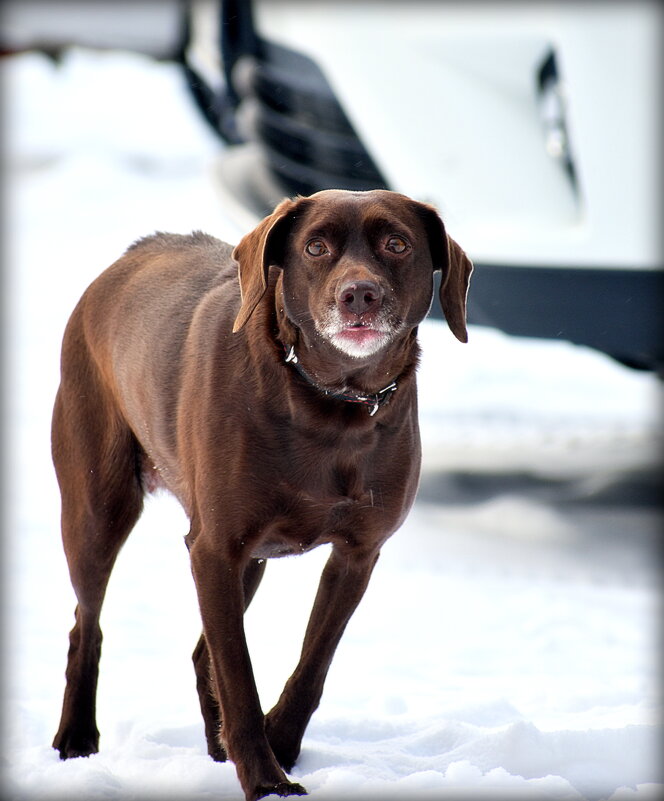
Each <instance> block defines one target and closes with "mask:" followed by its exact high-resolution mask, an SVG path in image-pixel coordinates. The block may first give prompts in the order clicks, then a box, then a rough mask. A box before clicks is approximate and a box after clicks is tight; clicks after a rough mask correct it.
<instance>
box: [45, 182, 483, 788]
mask: <svg viewBox="0 0 664 801" xmlns="http://www.w3.org/2000/svg"><path fill="white" fill-rule="evenodd" d="M238 268H239V283H238V280H237V276H238ZM436 270H442V273H443V278H442V284H441V290H440V300H441V303H442V306H443V310H444V313H445V316H446V318H447V321H448V324H449V326H450V328H451V330H452V331H453V333H454V334H455V336H456V337H457V338H458V339H460V340H462V341H466V339H467V336H466V325H465V309H466V292H467V288H468V281H469V278H470V273H471V270H472V265H471V263H470V261H469V260H468V258H467V257H466V255H465V254H464V252H463V251H462V250H461V248H460V247H459V246H458V245H457V244H456V243H455V242H454V241H453V240H452V239H450V238H449V237H448V236H447V235H446V233H445V229H444V227H443V223H442V222H441V220H440V218H439V217H438V215H437V214H436V212H435V210H434V209H433V208H432V207H430V206H427V205H424V204H421V203H417V202H415V201H414V200H411V199H409V198H407V197H405V196H403V195H399V194H396V193H393V192H386V191H372V192H343V191H337V190H330V191H325V192H320V193H318V194H316V195H313V196H311V197H307V198H298V199H296V200H284V201H283V202H282V203H281V204H280V205H279V206H278V207H277V208H276V209H275V211H274V213H273V214H272V215H270V216H269V217H267V218H266V219H265V220H263V221H262V222H261V223H260V224H259V225H258V227H257V228H256V229H255V230H254V231H252V232H251V233H249V234H247V236H245V237H244V238H243V239H242V241H241V242H240V244H239V245H238V246H237V247H236V248H235V249H234V250H233V249H232V248H231V247H230V246H229V245H226V244H224V243H223V242H220V241H218V240H216V239H214V238H212V237H210V236H207V235H205V234H202V233H194V234H191V235H190V236H179V235H173V234H156V235H154V236H150V237H147V238H145V239H142V240H140V241H139V242H137V243H136V244H134V245H132V246H131V247H130V248H129V249H128V250H127V252H126V253H125V254H124V255H123V256H122V258H121V259H119V260H118V261H117V262H116V263H115V264H114V265H112V266H111V267H110V268H109V269H108V270H106V271H105V272H104V273H103V274H102V275H101V276H100V277H99V278H98V279H97V280H96V281H94V283H93V284H92V285H91V286H90V287H89V288H88V290H87V291H86V292H85V294H84V295H83V297H82V299H81V301H80V302H79V304H78V306H77V307H76V309H75V311H74V313H73V314H72V316H71V319H70V321H69V324H68V326H67V330H66V332H65V336H64V342H63V348H62V378H61V384H60V389H59V391H58V395H57V398H56V402H55V409H54V414H53V460H54V463H55V468H56V472H57V476H58V481H59V484H60V491H61V494H62V535H63V540H64V546H65V551H66V555H67V560H68V564H69V570H70V575H71V580H72V584H73V586H74V590H75V592H76V596H77V599H78V605H77V607H76V624H75V626H74V628H73V630H72V632H71V634H70V644H71V645H70V650H69V659H68V665H67V687H66V691H65V697H64V704H63V710H62V719H61V722H60V728H59V730H58V733H57V735H56V737H55V741H54V743H53V745H54V747H55V748H57V749H58V750H59V752H60V755H61V757H62V758H63V759H66V758H68V757H75V756H86V755H88V754H92V753H95V752H96V751H97V749H98V743H99V732H98V731H97V727H96V722H95V695H96V685H97V676H98V665H99V656H100V651H101V630H100V628H99V614H100V611H101V606H102V602H103V598H104V593H105V590H106V585H107V582H108V578H109V575H110V573H111V569H112V567H113V563H114V561H115V558H116V556H117V553H118V551H119V550H120V547H121V546H122V544H123V542H124V541H125V539H126V537H127V536H128V534H129V532H130V531H131V529H132V527H133V526H134V524H135V523H136V520H137V519H138V517H139V514H140V512H141V506H142V500H143V496H144V494H145V493H146V492H148V491H150V490H151V489H154V488H155V487H156V486H164V487H166V488H167V489H168V490H170V491H171V492H172V493H173V494H174V495H175V496H176V497H177V498H178V499H179V501H180V502H181V503H182V506H183V507H184V509H185V511H186V512H187V514H188V516H189V519H190V522H191V528H190V531H189V534H188V535H187V537H186V544H187V547H188V548H189V552H190V557H191V567H192V572H193V576H194V581H195V583H196V589H197V593H198V599H199V604H200V610H201V617H202V621H203V634H202V636H201V638H200V640H199V643H198V645H197V647H196V650H195V651H194V665H195V670H196V677H197V687H198V693H199V697H200V703H201V710H202V713H203V718H204V721H205V734H206V737H207V744H208V751H209V753H210V754H211V756H212V757H213V758H214V759H217V760H223V759H225V758H226V755H227V754H228V756H229V757H230V758H231V759H232V760H233V761H234V762H235V765H236V768H237V773H238V777H239V780H240V782H241V784H242V788H243V790H244V792H245V794H246V797H247V799H252V800H253V799H257V798H261V797H263V796H265V795H268V794H270V793H276V794H278V795H281V796H287V795H301V794H304V793H305V790H304V789H303V788H302V787H301V786H300V785H299V784H295V783H292V782H289V781H288V779H287V778H286V775H285V774H284V770H289V769H290V768H291V767H292V766H293V764H294V763H295V760H296V759H297V757H298V754H299V752H300V743H301V741H302V736H303V734H304V731H305V728H306V726H307V723H308V721H309V719H310V717H311V715H312V714H313V712H314V710H315V709H316V707H317V706H318V703H319V700H320V697H321V694H322V691H323V683H324V681H325V676H326V674H327V671H328V668H329V666H330V662H331V660H332V656H333V654H334V651H335V648H336V646H337V644H338V642H339V639H340V638H341V635H342V633H343V631H344V628H345V626H346V624H347V623H348V620H349V619H350V616H351V615H352V613H353V611H354V610H355V608H356V607H357V604H358V603H359V601H360V599H361V598H362V595H363V593H364V591H365V589H366V586H367V583H368V581H369V577H370V575H371V571H372V569H373V567H374V564H375V562H376V560H377V558H378V554H379V551H380V548H381V546H382V544H383V543H384V542H385V540H386V539H387V538H388V537H389V536H390V535H391V534H392V533H393V532H394V531H395V530H396V529H397V528H398V527H399V526H400V525H401V523H402V522H403V520H404V518H405V517H406V514H407V512H408V510H409V508H410V506H411V504H412V502H413V499H414V496H415V491H416V488H417V483H418V477H419V468H420V439H419V430H418V422H417V398H416V389H415V368H416V364H417V359H418V345H417V340H416V333H417V326H418V324H419V323H420V322H421V321H422V319H423V318H424V317H425V315H426V314H427V312H428V310H429V307H430V305H431V301H432V296H433V276H434V272H435V271H436ZM321 543H331V545H332V550H331V555H330V557H329V561H328V563H327V565H326V567H325V569H324V571H323V575H322V578H321V582H320V587H319V590H318V594H317V597H316V601H315V603H314V607H313V610H312V613H311V618H310V621H309V625H308V628H307V631H306V635H305V639H304V645H303V647H302V654H301V658H300V661H299V664H298V665H297V668H296V669H295V672H294V673H293V675H292V676H291V678H290V679H289V680H288V682H287V684H286V686H285V688H284V691H283V693H282V695H281V697H280V699H279V701H278V703H277V704H276V706H275V707H274V708H273V709H272V710H271V711H270V712H269V713H268V714H267V715H264V714H263V712H262V710H261V707H260V703H259V699H258V694H257V691H256V686H255V683H254V678H253V673H252V667H251V662H250V660H249V654H248V652H247V645H246V641H245V636H244V631H243V620H242V618H243V613H244V611H245V609H246V607H247V606H248V604H249V602H250V601H251V599H252V597H253V594H254V592H255V591H256V588H257V586H258V584H259V582H260V580H261V577H262V574H263V570H264V568H265V564H266V559H268V558H270V557H276V556H283V555H288V554H296V553H302V552H304V551H308V550H309V549H311V548H314V547H316V546H317V545H320V544H321Z"/></svg>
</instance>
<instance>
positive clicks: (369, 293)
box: [337, 281, 383, 315]
mask: <svg viewBox="0 0 664 801" xmlns="http://www.w3.org/2000/svg"><path fill="white" fill-rule="evenodd" d="M382 300H383V290H382V289H381V288H380V287H379V286H378V284H376V283H374V282H373V281H350V282H349V283H347V284H344V285H343V286H342V287H341V288H340V289H339V291H338V292H337V303H338V304H339V306H341V308H342V309H344V310H346V311H349V312H351V313H352V314H357V315H360V314H364V313H365V312H367V311H371V310H373V309H375V308H376V307H377V306H379V305H380V304H381V302H382Z"/></svg>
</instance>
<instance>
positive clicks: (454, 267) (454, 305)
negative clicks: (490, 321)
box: [419, 203, 473, 342]
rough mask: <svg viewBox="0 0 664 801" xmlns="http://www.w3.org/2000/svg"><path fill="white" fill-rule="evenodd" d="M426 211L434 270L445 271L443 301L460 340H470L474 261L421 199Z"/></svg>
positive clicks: (449, 323) (444, 310)
mask: <svg viewBox="0 0 664 801" xmlns="http://www.w3.org/2000/svg"><path fill="white" fill-rule="evenodd" d="M419 205H420V208H421V209H423V211H424V213H425V224H426V228H427V234H428V237H429V247H430V249H431V256H432V259H433V268H434V270H441V271H442V274H443V275H442V279H441V282H440V305H441V306H442V307H443V314H444V315H445V320H446V321H447V325H448V326H449V328H450V331H451V332H452V333H453V334H454V336H455V337H456V338H457V339H458V340H459V341H460V342H468V331H467V329H466V298H467V296H468V284H469V282H470V274H471V273H472V271H473V263H472V261H471V260H470V259H469V258H468V256H467V255H466V254H465V253H464V251H463V249H462V248H461V247H460V245H458V244H457V243H456V242H455V241H454V240H453V239H452V237H451V236H448V235H447V231H446V230H445V226H444V225H443V221H442V220H441V219H440V217H439V215H438V212H437V211H436V209H435V208H434V207H433V206H430V205H429V204H427V203H420V204H419Z"/></svg>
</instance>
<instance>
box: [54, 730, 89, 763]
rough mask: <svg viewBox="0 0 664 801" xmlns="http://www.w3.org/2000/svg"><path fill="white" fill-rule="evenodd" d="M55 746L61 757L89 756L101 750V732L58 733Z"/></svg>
mask: <svg viewBox="0 0 664 801" xmlns="http://www.w3.org/2000/svg"><path fill="white" fill-rule="evenodd" d="M53 748H55V749H56V751H57V752H58V753H59V754H60V759H75V758H76V757H88V756H91V755H92V754H96V753H98V752H99V733H91V734H80V733H75V732H72V733H67V732H65V733H63V734H60V733H58V734H57V735H56V736H55V739H54V740H53Z"/></svg>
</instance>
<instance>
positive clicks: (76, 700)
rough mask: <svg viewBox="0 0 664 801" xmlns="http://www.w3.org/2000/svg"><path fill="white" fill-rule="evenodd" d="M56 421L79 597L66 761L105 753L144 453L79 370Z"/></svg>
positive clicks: (69, 553)
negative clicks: (102, 681) (108, 622)
mask: <svg viewBox="0 0 664 801" xmlns="http://www.w3.org/2000/svg"><path fill="white" fill-rule="evenodd" d="M76 367H77V377H78V380H77V381H76V382H72V381H69V382H67V381H65V380H64V379H63V382H62V384H61V386H60V390H59V392H58V396H57V399H56V403H55V408H54V413H53V430H52V437H53V441H52V444H53V461H54V464H55V468H56V473H57V476H58V482H59V484H60V492H61V496H62V539H63V544H64V548H65V554H66V557H67V563H68V566H69V573H70V577H71V582H72V585H73V588H74V591H75V593H76V598H77V601H78V604H77V606H76V624H75V626H74V628H73V629H72V631H71V633H70V636H69V641H70V646H69V655H68V661H67V670H66V679H67V684H66V689H65V694H64V701H63V706H62V717H61V720H60V726H59V729H58V732H57V734H56V736H55V739H54V741H53V747H54V748H56V749H57V750H58V751H59V752H60V757H61V758H62V759H68V758H70V757H77V756H88V755H89V754H93V753H96V752H97V751H98V748H99V731H98V730H97V724H96V712H95V710H96V691H97V677H98V675H99V657H100V654H101V640H102V634H101V629H100V627H99V615H100V612H101V607H102V603H103V600H104V595H105V593H106V586H107V583H108V579H109V577H110V574H111V570H112V568H113V565H114V563H115V559H116V556H117V554H118V552H119V550H120V548H121V547H122V544H123V543H124V541H125V540H126V538H127V536H128V534H129V532H130V531H131V529H132V528H133V526H134V523H135V522H136V520H137V519H138V517H139V515H140V512H141V509H142V499H143V490H142V487H141V478H140V473H139V469H138V459H139V455H138V454H139V446H138V444H137V442H136V440H135V439H134V437H133V435H132V433H131V431H130V430H129V429H128V427H127V426H126V425H125V424H124V423H123V422H122V421H121V418H120V416H119V414H118V413H117V412H116V411H114V410H113V407H112V404H111V402H110V401H109V400H108V399H107V398H105V396H104V393H103V392H101V391H100V385H99V384H98V383H97V382H95V381H94V380H93V379H92V371H91V370H89V369H87V370H86V369H85V365H81V364H80V363H79V364H77V365H76Z"/></svg>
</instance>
